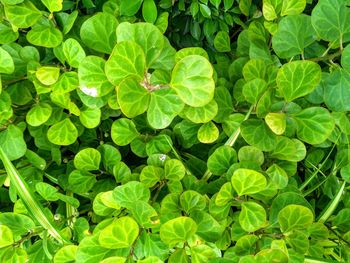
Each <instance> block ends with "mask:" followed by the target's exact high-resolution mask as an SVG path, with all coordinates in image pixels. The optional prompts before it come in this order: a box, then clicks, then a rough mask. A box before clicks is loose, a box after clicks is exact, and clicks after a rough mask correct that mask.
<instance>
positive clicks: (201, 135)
mask: <svg viewBox="0 0 350 263" xmlns="http://www.w3.org/2000/svg"><path fill="white" fill-rule="evenodd" d="M219 133H220V132H219V129H218V127H216V125H215V124H214V122H212V121H210V122H207V123H204V124H202V126H201V127H200V128H199V129H198V133H197V138H198V140H199V141H200V142H201V143H213V142H215V141H216V140H217V139H218V138H219Z"/></svg>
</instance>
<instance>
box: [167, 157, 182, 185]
mask: <svg viewBox="0 0 350 263" xmlns="http://www.w3.org/2000/svg"><path fill="white" fill-rule="evenodd" d="M185 174H186V168H185V166H184V165H183V164H182V162H180V161H179V160H176V159H171V160H168V161H166V162H165V165H164V177H165V178H166V179H168V180H170V181H180V180H181V179H182V178H183V177H184V176H185Z"/></svg>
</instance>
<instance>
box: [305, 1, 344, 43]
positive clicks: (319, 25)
mask: <svg viewBox="0 0 350 263" xmlns="http://www.w3.org/2000/svg"><path fill="white" fill-rule="evenodd" d="M347 5H348V2H347V0H334V1H329V0H321V1H318V3H317V5H316V6H315V7H314V9H313V10H312V13H311V22H312V26H313V27H314V28H315V30H316V32H317V34H318V36H319V37H320V38H321V39H323V40H326V41H330V42H334V41H336V42H337V43H339V42H347V41H349V40H350V24H349V23H348V22H347V21H349V19H350V8H349V7H347Z"/></svg>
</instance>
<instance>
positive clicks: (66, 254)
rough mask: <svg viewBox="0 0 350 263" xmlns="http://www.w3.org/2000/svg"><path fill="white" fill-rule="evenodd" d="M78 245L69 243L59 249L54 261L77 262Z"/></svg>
mask: <svg viewBox="0 0 350 263" xmlns="http://www.w3.org/2000/svg"><path fill="white" fill-rule="evenodd" d="M77 250H78V246H76V245H68V246H64V247H62V248H61V249H59V250H58V251H57V252H56V254H55V256H54V257H53V262H54V263H71V262H75V254H76V253H77Z"/></svg>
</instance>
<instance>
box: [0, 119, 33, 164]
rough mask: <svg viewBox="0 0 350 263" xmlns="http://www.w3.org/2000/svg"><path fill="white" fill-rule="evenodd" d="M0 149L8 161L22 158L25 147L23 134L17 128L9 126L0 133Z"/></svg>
mask: <svg viewBox="0 0 350 263" xmlns="http://www.w3.org/2000/svg"><path fill="white" fill-rule="evenodd" d="M0 148H2V149H3V151H4V152H5V154H6V155H7V157H8V158H9V159H10V161H13V160H16V159H18V158H21V157H22V156H24V154H25V153H26V151H27V145H26V142H25V141H24V138H23V132H22V130H21V129H20V128H18V127H17V126H15V125H13V124H10V125H9V126H8V127H7V129H6V130H4V131H1V132H0Z"/></svg>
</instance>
